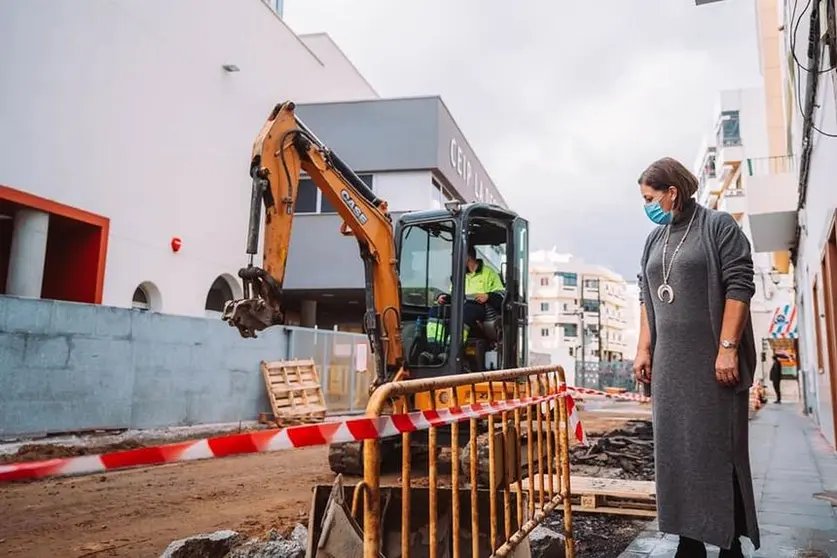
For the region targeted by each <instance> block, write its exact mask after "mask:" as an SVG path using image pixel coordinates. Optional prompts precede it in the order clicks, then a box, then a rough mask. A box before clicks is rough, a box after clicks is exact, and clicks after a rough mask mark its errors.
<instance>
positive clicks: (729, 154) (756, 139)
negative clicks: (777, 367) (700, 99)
mask: <svg viewBox="0 0 837 558" xmlns="http://www.w3.org/2000/svg"><path fill="white" fill-rule="evenodd" d="M756 10H757V18H756V25H757V30H758V38H759V41H758V47H759V62H760V70H761V75H762V84H761V85H760V86H758V87H753V88H748V89H738V90H730V91H721V92H720V94H719V97H718V102H717V105H716V110H715V128H714V130H713V133H712V134H710V135H709V136H708V137H707V139H706V140H705V142H704V144H703V145H702V146H701V149H700V151H699V153H698V158H697V160H696V162H695V168H694V170H695V173H696V174H697V176H698V181H699V183H700V191H699V193H698V199H699V201H700V202H701V203H703V204H705V205H707V206H709V207H712V208H715V209H719V210H722V211H727V212H729V213H731V214H732V215H733V216H734V217H735V219H736V220H737V221H738V222H739V224H740V226H741V228H742V230H743V231H744V233H745V234H746V235H747V238H748V239H749V240H750V245H751V246H752V250H753V264H754V267H755V272H756V277H755V279H756V281H755V282H756V294H755V296H754V297H753V300H752V302H751V305H750V310H751V316H752V320H753V326H754V330H755V331H754V333H755V336H756V342H757V343H758V344H759V348H760V352H761V362H762V366H761V367H760V369H759V370H757V378H758V377H759V376H760V373H763V372H766V370H767V369H768V368H769V366H770V361H771V356H772V354H773V352H776V351H780V352H781V353H783V354H786V355H788V357H789V358H788V359H786V360H785V362H784V364H785V365H786V366H787V368H786V370H790V371H795V370H796V364H797V361H796V356H797V355H796V353H797V350H796V339H797V337H798V333H797V327H796V321H795V316H796V311H795V308H794V306H793V304H792V303H793V297H794V293H793V266H792V265H791V262H790V251H789V250H790V248H791V247H792V245H793V241H794V236H795V229H796V213H795V201H794V199H793V197H794V190H795V188H796V186H795V184H796V167H797V163H798V157H796V156H795V155H794V154H793V151H792V150H791V149H790V148H789V145H788V134H787V122H788V116H789V115H790V114H792V108H793V106H792V104H791V103H792V99H791V98H789V97H787V96H786V95H785V93H787V92H788V90H787V88H783V87H782V73H783V68H785V67H786V62H785V60H784V56H783V55H782V53H781V48H780V38H779V34H780V26H781V19H780V18H779V14H778V13H777V8H776V5H775V4H774V3H773V2H758V3H756ZM782 320H786V322H787V323H783V322H782ZM780 324H783V327H778V325H780ZM791 373H793V372H791ZM793 387H794V386H793V385H792V383H791V384H790V385H788V389H792V388H793Z"/></svg>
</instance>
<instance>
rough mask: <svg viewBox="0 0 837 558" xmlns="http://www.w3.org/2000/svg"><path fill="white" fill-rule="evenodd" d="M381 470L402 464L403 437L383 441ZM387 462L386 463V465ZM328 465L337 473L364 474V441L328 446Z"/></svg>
mask: <svg viewBox="0 0 837 558" xmlns="http://www.w3.org/2000/svg"><path fill="white" fill-rule="evenodd" d="M380 462H381V472H388V471H385V470H384V469H385V467H386V466H387V465H388V466H390V467H392V466H393V465H395V466H400V464H401V437H400V436H395V437H393V438H387V439H384V440H382V441H381V460H380ZM385 464H386V465H385ZM328 465H329V467H330V468H331V471H332V472H333V473H335V474H339V475H346V476H350V477H362V476H363V442H346V443H343V444H332V445H330V446H328Z"/></svg>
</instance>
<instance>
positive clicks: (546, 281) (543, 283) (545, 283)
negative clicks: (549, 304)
mask: <svg viewBox="0 0 837 558" xmlns="http://www.w3.org/2000/svg"><path fill="white" fill-rule="evenodd" d="M548 286H549V277H541V287H548Z"/></svg>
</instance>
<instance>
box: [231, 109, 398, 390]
mask: <svg viewBox="0 0 837 558" xmlns="http://www.w3.org/2000/svg"><path fill="white" fill-rule="evenodd" d="M302 171H305V172H306V173H307V174H308V176H310V177H311V180H312V181H313V182H314V184H316V186H317V188H319V190H320V191H321V192H322V195H323V197H324V198H325V199H327V200H328V201H329V202H330V203H331V205H332V206H333V207H334V208H336V210H337V213H338V214H339V215H340V217H342V218H343V223H342V225H341V227H340V229H341V233H342V234H344V235H347V236H354V237H355V238H356V239H357V242H358V246H359V248H360V256H361V258H362V259H363V263H364V270H365V275H366V313H365V315H364V320H363V325H364V330H365V331H366V334H367V335H368V336H369V340H370V343H371V347H372V352H373V353H375V358H376V365H377V366H376V368H377V378H376V381H375V385H378V384H380V383H382V382H384V381H387V380H388V379H391V378H392V377H393V376H394V375H395V374H396V373H397V372H399V371H400V370H401V368H402V367H403V360H404V359H403V346H402V340H401V316H400V307H401V304H400V285H399V280H398V269H397V260H396V250H395V239H394V232H393V226H392V219H391V217H390V215H389V213H388V211H387V204H386V202H385V201H384V200H381V199H379V198H378V197H377V196H375V194H374V192H373V191H372V190H371V189H370V188H369V187H368V186H367V185H366V184H364V182H363V181H362V180H361V179H360V178H358V176H357V175H356V174H355V173H354V172H353V171H352V170H351V169H350V168H349V167H348V166H347V165H346V164H345V163H344V162H343V161H342V160H341V159H340V158H339V157H338V156H337V155H336V154H334V153H332V152H331V151H330V150H329V149H328V148H327V147H326V146H325V145H324V144H323V143H322V142H321V141H320V140H319V139H317V137H316V136H315V135H314V134H313V133H312V132H311V131H310V130H309V129H308V128H307V127H306V126H305V125H304V124H303V123H302V122H301V121H300V120H299V119H298V118H297V117H296V116H295V114H294V104H293V103H291V102H285V103H280V104H278V105H276V107H275V108H274V109H273V110H272V111H271V113H270V116H269V117H268V119H267V122H265V124H264V126H263V127H262V130H261V132H260V133H259V135H258V137H257V138H256V141H255V142H254V144H253V155H252V159H251V163H250V176H251V177H252V179H253V189H252V196H251V199H250V223H249V229H248V231H247V254H248V255H249V264H248V266H247V267H245V268H242V269H241V270H239V272H238V275H239V277H241V279H242V282H243V285H244V298H243V299H242V300H234V301H229V302H228V303H227V304H226V306H225V308H224V313H223V319H224V320H225V321H227V322H228V323H229V324H230V326H234V327H237V328H238V330H239V332H240V333H241V335H242V337H256V332H257V331H261V330H263V329H265V328H267V327H270V326H272V325H276V324H282V323H284V317H283V307H282V285H283V282H284V280H285V273H286V266H287V260H288V248H289V246H290V242H291V230H292V226H293V219H294V213H295V209H294V206H295V204H296V198H297V193H298V187H299V179H300V175H301V172H302ZM262 206H264V235H265V238H264V254H263V268H259V267H256V266H255V265H253V259H254V256H255V255H256V253H257V252H258V244H259V229H260V225H261V217H262ZM337 272H339V270H337Z"/></svg>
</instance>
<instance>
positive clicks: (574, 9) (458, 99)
mask: <svg viewBox="0 0 837 558" xmlns="http://www.w3.org/2000/svg"><path fill="white" fill-rule="evenodd" d="M285 11H286V14H285V19H286V20H287V21H288V23H289V24H290V25H291V27H293V28H294V30H296V31H297V32H313V31H326V32H328V33H329V34H330V35H331V36H332V37H333V38H334V39H335V41H336V42H337V43H338V44H339V45H340V46H341V48H343V50H344V51H345V52H346V53H347V55H348V56H349V57H350V58H351V59H352V61H353V62H354V63H355V64H356V65H357V66H358V68H359V69H360V71H361V72H362V73H363V74H364V75H365V76H366V77H367V79H369V81H370V82H371V83H372V84H373V85H374V86H375V88H376V89H377V90H378V91H379V93H381V95H382V96H405V95H419V94H440V95H441V96H442V97H443V98H444V100H445V103H446V104H447V105H448V107H449V108H450V109H451V112H452V113H453V116H454V118H455V119H456V120H457V122H458V123H459V125H460V127H461V128H462V130H463V132H464V133H465V135H466V137H467V138H468V140H469V142H470V143H471V145H472V146H473V148H474V149H475V151H476V153H477V156H478V157H479V158H480V160H481V161H482V163H483V165H484V166H485V167H486V169H487V171H488V172H489V174H490V175H491V177H492V179H493V180H494V181H495V182H496V183H497V185H498V187H499V188H500V190H501V192H502V193H503V195H504V197H506V199H507V201H508V202H509V203H510V205H512V207H513V208H514V209H515V210H517V211H518V212H519V213H520V214H521V215H523V216H524V217H526V218H527V219H529V221H530V227H531V239H532V240H531V242H532V248H533V249H537V248H550V247H552V246H556V247H557V248H558V249H559V250H561V251H570V252H573V253H575V254H577V255H579V256H581V257H583V258H584V259H585V260H587V261H590V262H593V263H598V264H602V265H606V266H609V267H612V268H613V269H615V270H616V271H618V272H620V273H622V274H623V275H625V276H628V277H633V276H634V275H635V273H636V267H637V262H638V258H639V252H640V250H641V248H642V243H643V241H644V238H645V235H646V234H647V232H648V230H649V229H650V224H649V223H648V221H647V219H646V217H645V215H644V214H643V212H642V207H641V202H640V199H639V195H638V187H637V185H636V178H637V177H638V175H639V173H640V172H641V171H642V170H643V168H644V167H645V166H646V165H647V164H648V163H650V162H651V161H653V160H654V159H656V158H658V157H661V156H664V155H670V156H673V157H677V158H679V159H681V160H682V161H683V162H684V163H686V164H687V165H691V164H692V161H693V159H694V157H695V156H696V154H697V149H698V147H699V144H700V141H701V138H702V135H703V134H704V133H705V131H706V130H707V129H708V126H709V124H710V122H711V117H712V114H711V111H712V108H713V105H714V102H715V99H716V95H717V92H718V91H719V90H720V89H725V88H734V87H743V86H749V85H753V84H756V83H758V80H759V74H758V68H757V58H756V54H755V49H754V44H755V19H754V8H753V6H751V5H750V3H747V2H722V3H718V4H713V5H709V6H702V7H700V8H698V7H695V6H694V3H693V1H692V0H603V1H601V2H555V1H548V0H540V1H536V0H517V1H515V2H509V1H508V0H505V1H501V0H456V1H454V2H451V1H445V0H427V1H424V2H418V1H415V0H414V1H407V0H401V1H398V2H392V1H391V0H355V1H353V2H338V1H337V0H285Z"/></svg>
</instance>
